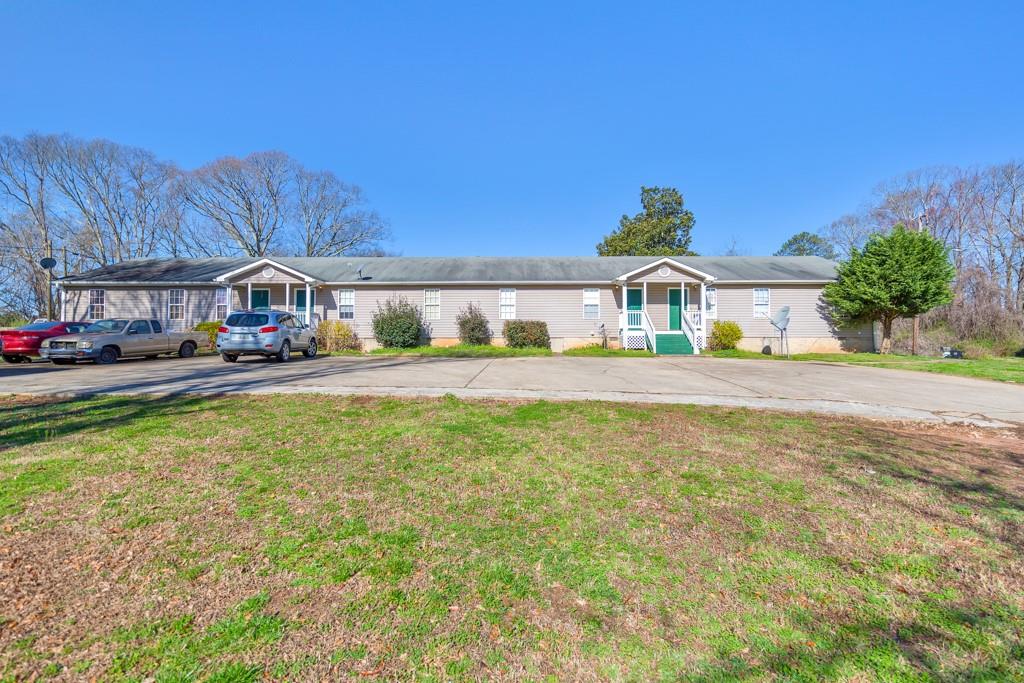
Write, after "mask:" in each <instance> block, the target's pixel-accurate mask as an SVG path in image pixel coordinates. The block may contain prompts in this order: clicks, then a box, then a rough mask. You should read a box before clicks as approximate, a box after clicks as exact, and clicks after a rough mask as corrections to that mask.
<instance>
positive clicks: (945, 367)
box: [706, 349, 1024, 383]
mask: <svg viewBox="0 0 1024 683" xmlns="http://www.w3.org/2000/svg"><path fill="white" fill-rule="evenodd" d="M706 353H707V354H708V355H711V356H715V357H717V358H757V359H760V360H769V359H770V360H796V361H819V362H824V363H850V364H854V365H865V366H868V367H873V368H895V369H898V370H917V371H920V372H938V373H940V374H943V375H959V376H961V377H976V378H978V379H992V380H996V381H999V382H1017V383H1024V358H995V357H992V358H964V359H959V360H956V359H952V358H929V357H926V356H901V355H896V354H889V355H885V356H883V355H881V354H878V353H797V354H793V356H792V357H791V358H788V359H787V358H786V357H785V356H766V355H764V354H761V353H756V352H754V351H740V350H738V349H732V350H729V351H710V352H706Z"/></svg>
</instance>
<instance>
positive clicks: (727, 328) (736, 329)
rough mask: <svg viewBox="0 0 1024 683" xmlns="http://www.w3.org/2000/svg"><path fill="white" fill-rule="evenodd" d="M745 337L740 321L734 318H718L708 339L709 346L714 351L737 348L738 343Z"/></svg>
mask: <svg viewBox="0 0 1024 683" xmlns="http://www.w3.org/2000/svg"><path fill="white" fill-rule="evenodd" d="M740 339H743V330H742V329H740V326H739V324H738V323H735V322H733V321H732V320H716V321H715V324H714V325H713V326H712V327H711V337H710V338H709V339H708V346H710V347H711V350H712V351H724V350H726V349H735V348H736V345H737V344H739V343H740Z"/></svg>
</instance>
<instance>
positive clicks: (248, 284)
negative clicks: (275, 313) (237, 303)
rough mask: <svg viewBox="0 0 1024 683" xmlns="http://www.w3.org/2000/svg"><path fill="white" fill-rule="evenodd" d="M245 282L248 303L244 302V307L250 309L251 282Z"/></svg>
mask: <svg viewBox="0 0 1024 683" xmlns="http://www.w3.org/2000/svg"><path fill="white" fill-rule="evenodd" d="M245 284H246V286H247V287H248V292H247V293H248V295H249V300H248V303H246V304H245V307H246V308H247V309H248V310H250V311H251V310H252V282H247V283H245Z"/></svg>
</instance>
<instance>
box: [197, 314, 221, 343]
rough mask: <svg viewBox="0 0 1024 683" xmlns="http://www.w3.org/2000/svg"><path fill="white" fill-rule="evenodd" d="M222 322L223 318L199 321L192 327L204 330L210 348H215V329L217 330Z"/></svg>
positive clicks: (199, 330)
mask: <svg viewBox="0 0 1024 683" xmlns="http://www.w3.org/2000/svg"><path fill="white" fill-rule="evenodd" d="M223 324H224V321H223V320H213V321H210V322H205V323H199V324H198V325H196V326H195V327H194V328H192V329H193V330H195V331H196V332H205V333H206V336H207V338H208V339H209V341H210V348H211V349H214V348H217V330H219V329H220V326H221V325H223Z"/></svg>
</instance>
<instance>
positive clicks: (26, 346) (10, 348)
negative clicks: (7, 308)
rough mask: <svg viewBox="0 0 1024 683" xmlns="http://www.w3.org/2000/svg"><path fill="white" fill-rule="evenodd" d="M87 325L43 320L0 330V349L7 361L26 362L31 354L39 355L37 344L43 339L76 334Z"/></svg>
mask: <svg viewBox="0 0 1024 683" xmlns="http://www.w3.org/2000/svg"><path fill="white" fill-rule="evenodd" d="M88 326H89V323H74V322H60V321H59V320H58V321H54V320H45V321H42V322H34V323H29V324H28V325H23V326H22V327H19V328H17V329H15V330H4V331H3V332H0V351H2V352H3V358H4V360H5V361H7V362H8V363H27V362H29V361H31V360H32V356H38V355H39V345H40V344H41V343H42V341H43V340H44V339H49V338H50V337H59V336H61V335H62V334H76V333H78V332H81V331H82V330H84V329H85V328H86V327H88Z"/></svg>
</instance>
